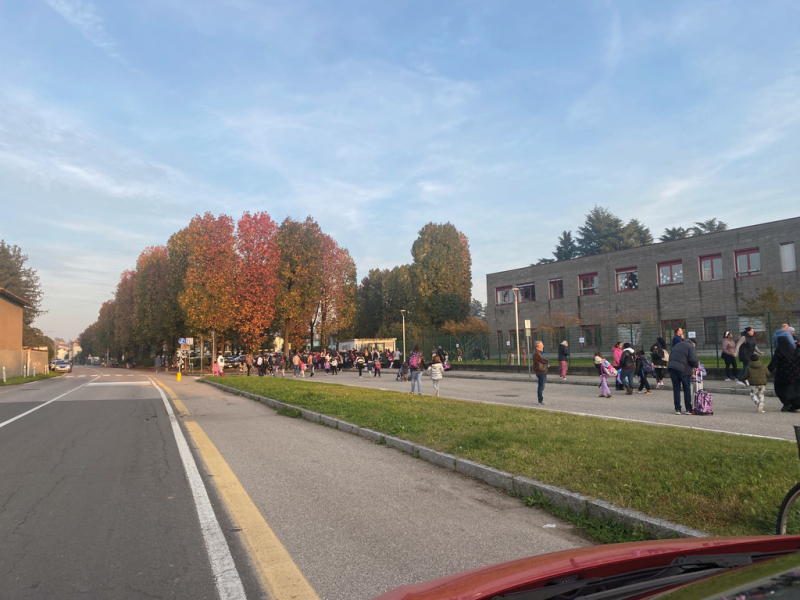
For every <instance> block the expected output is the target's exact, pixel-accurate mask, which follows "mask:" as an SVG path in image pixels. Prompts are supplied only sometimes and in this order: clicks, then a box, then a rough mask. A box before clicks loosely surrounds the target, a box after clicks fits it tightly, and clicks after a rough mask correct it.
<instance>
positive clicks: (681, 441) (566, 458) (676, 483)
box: [222, 377, 800, 535]
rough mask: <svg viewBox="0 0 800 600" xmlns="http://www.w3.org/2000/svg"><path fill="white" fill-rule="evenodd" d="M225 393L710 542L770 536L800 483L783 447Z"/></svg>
mask: <svg viewBox="0 0 800 600" xmlns="http://www.w3.org/2000/svg"><path fill="white" fill-rule="evenodd" d="M222 383H224V384H225V385H228V386H230V387H234V388H237V389H240V390H243V391H248V392H252V393H255V394H259V395H263V396H267V397H270V398H273V399H276V400H279V401H282V402H286V403H289V404H292V405H295V406H298V407H302V408H306V409H309V410H313V411H316V412H319V413H322V414H326V415H329V416H332V417H336V418H339V419H342V420H345V421H349V422H352V423H355V424H357V425H359V426H363V427H367V428H369V429H373V430H375V431H379V432H381V433H385V434H388V435H393V436H397V437H401V438H403V439H406V440H409V441H411V442H414V443H417V444H420V445H423V446H427V447H429V448H434V449H436V450H439V451H442V452H447V453H450V454H454V455H456V456H460V457H463V458H467V459H470V460H474V461H477V462H480V463H482V464H485V465H490V466H492V467H495V468H498V469H502V470H504V471H508V472H511V473H515V474H518V475H524V476H527V477H531V478H533V479H536V480H539V481H543V482H546V483H550V484H553V485H557V486H560V487H564V488H567V489H570V490H572V491H575V492H579V493H583V494H586V495H588V496H592V497H595V498H600V499H603V500H606V501H608V502H611V503H613V504H616V505H617V506H623V507H628V508H632V509H635V510H639V511H642V512H644V513H647V514H649V515H653V516H658V517H662V518H665V519H668V520H670V521H673V522H678V523H682V524H684V525H688V526H690V527H694V528H697V529H700V530H703V531H708V532H710V533H712V534H715V535H742V534H766V533H772V531H773V529H774V523H775V518H776V513H777V509H778V507H779V505H780V503H781V500H782V499H783V496H784V495H785V494H786V492H787V491H788V490H789V489H790V488H791V487H792V486H793V485H794V484H795V483H796V482H797V481H798V479H800V464H798V461H797V448H796V446H795V445H794V444H793V443H790V442H782V441H777V440H768V439H759V438H748V437H742V436H734V435H726V434H717V433H709V432H703V431H691V430H685V429H676V428H672V427H659V426H655V425H644V424H636V423H624V422H619V421H606V420H603V419H597V418H592V417H580V416H576V415H569V414H564V413H553V412H547V411H540V410H531V409H525V408H517V407H508V406H497V405H492V404H479V403H474V402H463V401H459V400H451V399H446V398H434V397H432V396H415V395H411V394H404V393H400V392H384V391H377V390H367V389H361V388H355V387H350V386H341V385H336V384H327V383H326V384H322V383H310V382H304V381H296V380H286V379H274V378H271V377H270V378H258V377H250V378H246V377H241V378H233V377H231V378H227V379H225V380H224V382H222ZM787 427H788V425H787Z"/></svg>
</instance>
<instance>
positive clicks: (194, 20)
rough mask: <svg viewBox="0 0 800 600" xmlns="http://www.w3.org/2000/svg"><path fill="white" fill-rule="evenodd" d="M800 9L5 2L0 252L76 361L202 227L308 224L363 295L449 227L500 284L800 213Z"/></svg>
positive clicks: (1, 12) (42, 322)
mask: <svg viewBox="0 0 800 600" xmlns="http://www.w3.org/2000/svg"><path fill="white" fill-rule="evenodd" d="M798 134H800V3H798V2H796V1H795V0H787V1H765V2H752V1H750V0H744V1H704V0H691V1H687V2H670V1H660V2H649V1H642V2H627V1H620V2H615V1H612V0H609V1H607V2H602V1H596V2H588V1H586V2H563V1H561V0H558V1H556V0H552V1H544V0H542V1H538V0H537V1H532V0H522V1H510V0H509V1H504V0H493V1H492V2H485V1H481V2H478V1H468V0H464V1H453V0H437V1H436V2H431V1H430V0H425V1H410V0H408V1H400V0H396V1H393V0H386V1H384V2H374V1H366V0H364V1H361V0H336V1H335V2H334V1H307V0H291V1H280V2H278V1H275V2H268V1H262V2H258V1H250V0H201V1H198V0H191V1H190V0H137V1H136V2H125V3H123V2H96V3H92V2H89V1H86V0H4V1H3V2H0V239H3V240H5V241H6V243H8V244H16V245H18V246H20V247H21V248H22V250H23V252H24V253H25V254H27V255H28V257H29V260H28V266H30V267H33V268H34V269H36V270H37V271H38V273H39V276H40V279H41V284H42V288H43V291H44V301H43V308H44V309H45V310H47V311H48V312H47V313H46V314H45V315H43V316H41V317H39V318H38V319H37V321H36V323H34V325H36V326H38V327H39V328H40V329H42V330H43V331H44V332H45V333H46V334H47V335H49V336H50V337H61V338H64V339H74V338H76V337H77V336H78V335H79V334H80V333H81V332H82V331H83V330H84V329H85V328H86V327H87V326H88V325H90V324H91V323H92V322H94V321H95V320H96V318H97V312H98V310H99V308H100V305H101V304H102V303H103V302H104V301H106V300H108V299H110V298H111V297H112V296H113V293H114V289H115V287H116V284H117V282H118V281H119V276H120V274H121V272H122V271H123V270H125V269H131V268H134V267H135V263H136V259H137V257H138V255H139V254H140V253H141V252H142V250H143V249H144V248H145V247H147V246H153V245H160V244H165V243H166V241H167V239H168V238H169V236H170V235H171V234H172V233H174V232H175V231H178V230H179V229H181V228H182V227H185V226H186V224H188V222H189V221H190V220H191V218H192V217H193V216H194V215H195V214H202V213H204V212H206V211H210V212H212V213H214V214H215V215H218V214H222V213H224V214H227V215H230V216H232V217H233V218H234V219H238V217H239V216H240V215H241V213H242V212H243V211H245V210H247V211H250V212H255V211H266V212H268V213H269V214H270V215H271V217H272V218H273V219H274V220H275V221H277V222H281V221H282V220H283V219H285V218H286V217H287V216H288V217H292V218H294V219H304V218H305V217H306V216H307V215H311V216H313V217H314V218H315V219H316V220H317V222H318V223H319V224H320V226H321V228H322V229H323V231H325V232H326V233H328V234H330V235H332V236H333V237H334V238H335V239H336V240H337V241H338V242H339V244H340V245H342V246H344V247H346V248H347V249H348V250H349V252H350V254H351V255H352V256H353V258H354V260H355V262H356V265H357V267H358V275H359V278H362V277H364V276H365V275H366V274H367V272H368V271H369V269H372V268H391V267H393V266H395V265H398V264H406V263H409V262H411V245H412V244H413V242H414V240H415V239H416V237H417V235H418V232H419V230H420V229H421V228H422V227H423V226H424V225H425V224H426V223H428V222H431V221H433V222H439V223H444V222H448V221H449V222H451V223H453V225H455V226H456V227H457V228H458V229H459V230H460V231H462V232H464V233H465V234H466V235H467V237H468V238H469V241H470V246H471V250H472V273H473V296H474V297H476V298H478V299H479V300H481V301H482V302H486V274H487V273H491V272H496V271H501V270H507V269H512V268H517V267H522V266H526V265H528V264H531V263H533V262H536V260H538V259H539V258H541V257H545V256H550V253H551V252H552V250H553V248H554V246H555V244H556V242H557V236H558V235H559V233H560V232H561V231H563V230H567V229H569V230H572V231H573V232H574V231H575V229H576V228H577V227H579V226H580V225H581V224H582V222H583V219H584V216H585V214H586V213H587V212H588V211H589V210H591V208H592V207H593V206H595V205H599V206H604V207H607V208H608V209H610V210H611V211H612V212H613V213H615V214H617V215H618V216H620V217H621V218H623V219H625V220H629V219H632V218H637V219H639V220H641V221H642V222H643V223H644V224H646V225H647V226H649V227H650V229H651V231H652V232H653V234H654V236H655V237H657V236H658V235H659V234H660V233H661V232H662V231H663V229H664V228H665V227H676V226H684V227H685V226H688V225H691V224H692V223H693V222H695V221H702V220H706V219H709V218H712V217H715V218H718V219H720V220H722V221H725V222H726V223H728V224H729V226H730V227H741V226H745V225H749V224H752V223H759V222H765V221H771V220H776V219H781V218H786V217H789V216H797V215H798V213H800V210H798V206H800V202H798V192H799V191H800V168H798V165H800V143H798Z"/></svg>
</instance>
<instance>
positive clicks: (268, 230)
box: [233, 212, 280, 355]
mask: <svg viewBox="0 0 800 600" xmlns="http://www.w3.org/2000/svg"><path fill="white" fill-rule="evenodd" d="M277 237H278V226H277V224H276V223H275V221H273V220H272V219H271V218H270V217H269V215H268V214H267V213H265V212H259V213H256V214H254V215H251V214H250V213H249V212H246V213H244V214H243V215H242V217H241V218H240V219H239V223H238V227H237V230H236V251H237V252H238V255H239V261H238V264H237V268H236V273H235V289H236V293H235V301H234V306H235V309H236V312H235V314H234V317H233V321H234V327H235V329H236V331H237V333H238V334H239V339H240V340H241V341H242V344H243V345H244V347H245V349H246V351H247V353H248V354H250V355H252V354H253V353H254V352H257V351H258V350H259V349H260V348H261V345H262V344H263V342H264V338H265V337H266V334H267V330H268V329H269V327H270V325H271V324H272V319H273V318H274V316H275V296H276V294H277V291H278V264H279V259H280V250H279V249H278V243H277Z"/></svg>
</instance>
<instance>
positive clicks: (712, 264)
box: [700, 254, 722, 281]
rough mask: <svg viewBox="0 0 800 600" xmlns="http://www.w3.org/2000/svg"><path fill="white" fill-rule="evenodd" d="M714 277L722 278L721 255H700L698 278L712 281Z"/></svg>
mask: <svg viewBox="0 0 800 600" xmlns="http://www.w3.org/2000/svg"><path fill="white" fill-rule="evenodd" d="M715 279H722V255H721V254H714V255H712V256H701V257H700V280H701V281H714V280H715Z"/></svg>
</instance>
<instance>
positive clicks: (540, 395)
mask: <svg viewBox="0 0 800 600" xmlns="http://www.w3.org/2000/svg"><path fill="white" fill-rule="evenodd" d="M536 379H538V380H539V385H538V386H537V388H536V399H537V400H539V404H541V403H542V402H544V385H545V383H547V373H537V374H536Z"/></svg>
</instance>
